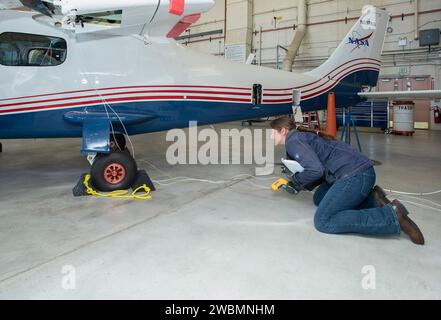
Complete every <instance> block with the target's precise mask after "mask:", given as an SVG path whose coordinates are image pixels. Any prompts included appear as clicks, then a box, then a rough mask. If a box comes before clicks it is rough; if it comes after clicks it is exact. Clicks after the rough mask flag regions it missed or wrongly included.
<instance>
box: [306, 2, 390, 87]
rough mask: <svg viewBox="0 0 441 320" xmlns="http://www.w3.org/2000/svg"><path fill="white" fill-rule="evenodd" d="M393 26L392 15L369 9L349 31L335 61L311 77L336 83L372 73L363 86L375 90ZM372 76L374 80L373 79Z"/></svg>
mask: <svg viewBox="0 0 441 320" xmlns="http://www.w3.org/2000/svg"><path fill="white" fill-rule="evenodd" d="M388 23H389V14H388V13H387V12H386V11H385V10H382V9H378V8H376V7H374V6H370V5H368V6H365V7H364V8H363V11H362V15H361V17H360V19H358V21H357V23H356V24H355V25H354V26H353V27H352V29H351V30H350V31H349V33H348V35H347V36H346V37H345V39H344V40H343V41H342V42H341V43H340V45H339V46H338V47H337V49H336V50H335V51H334V53H333V54H332V55H331V57H330V58H329V59H328V60H327V61H326V62H325V63H324V64H322V65H321V66H320V67H318V68H316V69H314V70H312V71H310V72H308V73H307V74H309V75H312V76H317V77H320V78H323V77H329V78H330V79H336V80H338V79H339V78H342V77H344V76H345V75H347V74H349V73H353V72H356V71H361V70H371V71H376V72H373V73H372V72H370V73H368V74H370V76H369V77H366V79H365V80H363V82H366V83H362V85H369V86H375V85H376V83H377V80H378V74H379V69H380V64H381V62H380V58H381V52H382V51H383V45H384V40H385V35H386V30H387V27H388ZM372 74H373V75H374V76H372Z"/></svg>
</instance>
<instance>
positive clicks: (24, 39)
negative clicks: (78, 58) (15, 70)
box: [0, 32, 67, 67]
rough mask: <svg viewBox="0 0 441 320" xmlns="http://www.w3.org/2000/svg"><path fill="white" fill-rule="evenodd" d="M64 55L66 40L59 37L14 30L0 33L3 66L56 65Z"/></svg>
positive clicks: (60, 62)
mask: <svg viewBox="0 0 441 320" xmlns="http://www.w3.org/2000/svg"><path fill="white" fill-rule="evenodd" d="M66 55H67V44H66V40H64V39H61V38H55V37H49V36H42V35H36V34H28V33H15V32H5V33H2V34H0V64H1V65H4V66H17V67H50V66H58V65H60V64H62V63H63V62H64V61H65V60H66Z"/></svg>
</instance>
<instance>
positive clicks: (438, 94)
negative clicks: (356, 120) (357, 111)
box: [358, 90, 441, 100]
mask: <svg viewBox="0 0 441 320" xmlns="http://www.w3.org/2000/svg"><path fill="white" fill-rule="evenodd" d="M358 95H359V96H360V97H363V98H367V99H369V100H438V99H441V90H413V91H388V92H387V91H385V92H360V93H359V94H358Z"/></svg>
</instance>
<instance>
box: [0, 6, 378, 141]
mask: <svg viewBox="0 0 441 320" xmlns="http://www.w3.org/2000/svg"><path fill="white" fill-rule="evenodd" d="M32 15H33V13H27V12H18V11H0V35H1V34H3V33H6V32H14V33H25V34H37V35H45V36H50V37H56V38H60V39H64V40H65V42H66V44H67V51H66V57H65V60H64V62H63V63H61V64H59V65H56V66H7V65H0V83H1V85H0V139H12V138H62V137H81V136H82V121H83V120H84V119H86V118H87V119H92V118H93V115H94V114H96V115H97V117H102V116H103V114H109V117H114V116H115V115H116V114H117V115H118V116H120V117H121V118H122V120H123V121H124V123H125V124H127V125H126V128H127V131H128V133H129V134H130V135H134V134H142V133H149V132H155V131H162V130H168V129H172V128H183V127H187V126H188V122H189V121H198V123H199V124H202V125H204V124H213V123H221V122H227V121H234V120H245V119H252V118H259V117H268V116H275V115H281V114H287V113H290V112H291V111H292V93H293V89H298V90H301V92H302V102H301V106H302V110H303V111H312V110H320V109H324V108H326V105H327V102H326V101H327V93H328V92H329V91H333V92H335V93H336V100H337V105H338V106H339V107H347V106H353V105H355V104H357V103H358V102H360V101H361V100H362V98H360V97H359V96H358V95H357V93H358V92H359V91H360V88H361V87H362V86H363V85H366V84H370V85H374V84H375V82H376V79H377V78H378V73H379V67H380V62H379V61H378V60H375V59H370V58H363V57H360V58H358V57H357V58H356V59H353V60H351V61H349V62H345V63H342V64H340V65H338V66H337V67H335V68H333V70H331V71H330V72H329V73H328V74H326V75H323V76H314V75H311V74H308V73H306V74H295V73H290V72H284V71H280V70H273V69H269V68H264V67H258V66H253V65H245V64H240V63H235V62H229V61H227V60H225V59H221V58H217V57H213V56H210V55H206V54H202V53H199V52H196V51H193V50H191V49H188V48H186V47H184V46H182V45H180V44H178V43H176V42H175V41H174V40H168V39H165V38H154V39H146V38H143V37H141V36H118V37H114V36H103V35H101V36H100V35H93V34H89V35H88V34H84V35H81V36H79V35H77V36H75V35H74V34H73V33H72V32H70V31H63V30H61V29H55V28H53V27H51V26H49V25H47V24H45V23H44V22H41V21H37V20H35V19H32V18H31V17H32ZM255 85H261V87H262V96H261V101H260V103H253V87H254V86H255ZM119 120H121V119H119ZM114 123H115V128H116V130H117V131H122V128H121V127H120V125H119V124H118V121H114Z"/></svg>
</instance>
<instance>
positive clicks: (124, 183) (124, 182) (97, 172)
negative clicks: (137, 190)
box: [90, 145, 138, 192]
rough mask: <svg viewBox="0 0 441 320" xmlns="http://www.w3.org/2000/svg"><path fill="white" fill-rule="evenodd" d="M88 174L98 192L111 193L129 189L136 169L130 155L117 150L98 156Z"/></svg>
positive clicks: (134, 178) (135, 174) (133, 180)
mask: <svg viewBox="0 0 441 320" xmlns="http://www.w3.org/2000/svg"><path fill="white" fill-rule="evenodd" d="M120 147H121V145H120ZM90 173H91V178H92V182H93V184H94V185H95V186H96V187H97V188H98V189H99V190H101V191H105V192H111V191H115V190H125V189H129V188H130V187H131V186H132V185H133V183H134V182H135V180H136V177H137V173H138V167H137V165H136V162H135V159H133V157H132V156H131V155H130V153H128V152H124V151H120V150H118V151H112V152H111V153H110V154H100V155H98V156H97V157H96V158H95V161H94V162H93V164H92V168H91V171H90Z"/></svg>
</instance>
